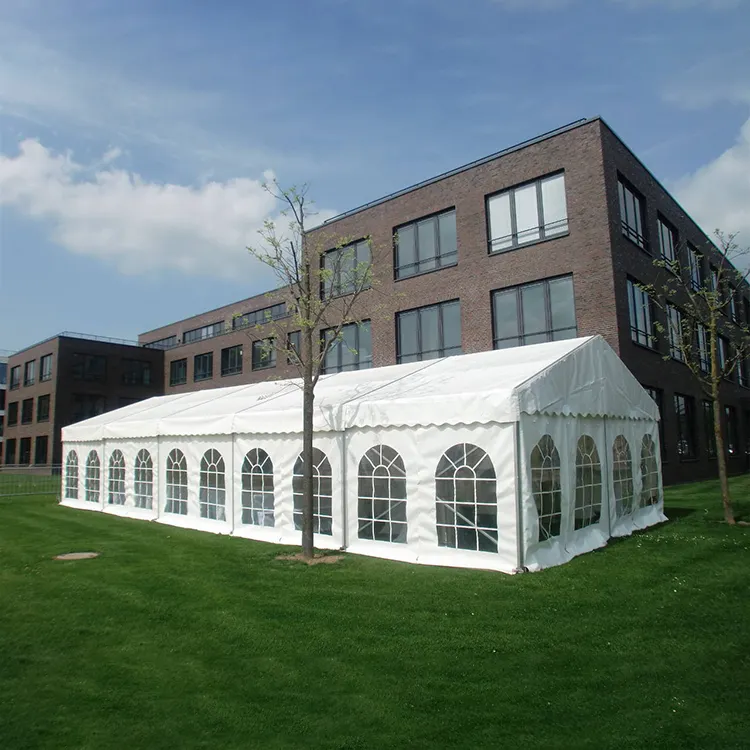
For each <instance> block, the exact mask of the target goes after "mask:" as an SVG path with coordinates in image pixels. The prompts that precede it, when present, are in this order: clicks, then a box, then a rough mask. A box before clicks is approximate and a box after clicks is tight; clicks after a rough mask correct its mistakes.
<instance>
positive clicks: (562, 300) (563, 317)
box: [492, 276, 578, 349]
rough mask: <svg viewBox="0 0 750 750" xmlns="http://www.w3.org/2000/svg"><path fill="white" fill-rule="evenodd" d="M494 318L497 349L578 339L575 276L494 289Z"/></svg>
mask: <svg viewBox="0 0 750 750" xmlns="http://www.w3.org/2000/svg"><path fill="white" fill-rule="evenodd" d="M492 318H493V330H494V346H495V349H505V348H508V347H512V346H524V345H525V344H538V343H541V342H544V341H560V340H561V339H570V338H575V337H576V335H577V333H578V329H577V328H576V311H575V302H574V299H573V277H572V276H563V277H561V278H557V279H545V280H544V281H538V282H534V283H533V284H524V285H522V286H516V287H512V288H511V289H500V290H498V291H496V292H493V293H492Z"/></svg>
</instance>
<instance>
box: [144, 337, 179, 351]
mask: <svg viewBox="0 0 750 750" xmlns="http://www.w3.org/2000/svg"><path fill="white" fill-rule="evenodd" d="M143 346H144V347H145V348H146V349H172V348H173V347H175V346H177V336H165V337H164V338H163V339H157V340H156V341H150V342H149V343H148V344H144V345H143Z"/></svg>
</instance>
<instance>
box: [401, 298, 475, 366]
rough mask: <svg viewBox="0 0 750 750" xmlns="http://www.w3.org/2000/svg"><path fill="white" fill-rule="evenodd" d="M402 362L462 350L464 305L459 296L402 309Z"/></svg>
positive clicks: (445, 355) (449, 354) (456, 352)
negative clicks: (445, 300)
mask: <svg viewBox="0 0 750 750" xmlns="http://www.w3.org/2000/svg"><path fill="white" fill-rule="evenodd" d="M396 320H397V328H398V342H397V344H398V353H397V358H398V362H399V363H403V362H417V361H421V360H426V359H436V358H438V357H449V356H452V355H454V354H461V307H460V302H459V301H458V300H454V301H451V302H443V303H440V304H438V305H430V306H428V307H420V308H418V309H416V310H410V311H408V312H402V313H398V315H397V318H396Z"/></svg>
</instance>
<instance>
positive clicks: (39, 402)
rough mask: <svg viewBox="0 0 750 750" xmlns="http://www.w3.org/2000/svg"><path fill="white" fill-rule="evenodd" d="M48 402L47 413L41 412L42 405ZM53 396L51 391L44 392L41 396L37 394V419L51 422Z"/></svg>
mask: <svg viewBox="0 0 750 750" xmlns="http://www.w3.org/2000/svg"><path fill="white" fill-rule="evenodd" d="M44 403H46V405H47V410H46V413H45V414H43V415H42V414H40V407H41V405H42V404H44ZM50 404H51V398H50V394H49V393H44V394H42V395H41V396H37V399H36V421H37V422H49V414H50Z"/></svg>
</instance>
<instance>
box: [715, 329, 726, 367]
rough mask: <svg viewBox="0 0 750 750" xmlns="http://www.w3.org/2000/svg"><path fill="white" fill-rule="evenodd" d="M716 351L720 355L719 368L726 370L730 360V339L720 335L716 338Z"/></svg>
mask: <svg viewBox="0 0 750 750" xmlns="http://www.w3.org/2000/svg"><path fill="white" fill-rule="evenodd" d="M716 345H717V346H716V353H717V355H718V357H719V369H720V370H722V372H723V371H724V368H725V367H726V366H727V362H728V360H729V341H728V339H725V338H724V337H723V336H719V337H718V338H717V339H716Z"/></svg>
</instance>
